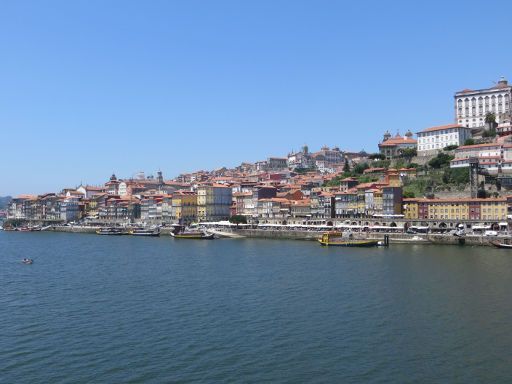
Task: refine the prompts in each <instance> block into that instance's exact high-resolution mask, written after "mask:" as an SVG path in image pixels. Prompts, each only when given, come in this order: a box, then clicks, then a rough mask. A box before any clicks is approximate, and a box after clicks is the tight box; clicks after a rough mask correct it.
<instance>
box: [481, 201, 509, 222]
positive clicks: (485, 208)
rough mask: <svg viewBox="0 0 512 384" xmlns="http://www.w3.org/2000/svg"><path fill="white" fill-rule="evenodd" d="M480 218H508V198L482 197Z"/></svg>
mask: <svg viewBox="0 0 512 384" xmlns="http://www.w3.org/2000/svg"><path fill="white" fill-rule="evenodd" d="M481 200H482V201H481V202H480V220H493V221H494V220H496V221H498V220H507V201H506V199H504V198H503V199H499V198H497V199H481Z"/></svg>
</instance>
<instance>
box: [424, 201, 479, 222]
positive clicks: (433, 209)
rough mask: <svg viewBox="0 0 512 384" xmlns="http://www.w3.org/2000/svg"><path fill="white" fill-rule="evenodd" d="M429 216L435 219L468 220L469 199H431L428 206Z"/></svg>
mask: <svg viewBox="0 0 512 384" xmlns="http://www.w3.org/2000/svg"><path fill="white" fill-rule="evenodd" d="M428 216H429V217H428V218H429V219H434V220H468V219H469V201H467V200H465V199H464V200H449V201H446V200H444V199H443V201H431V202H430V203H429V206H428Z"/></svg>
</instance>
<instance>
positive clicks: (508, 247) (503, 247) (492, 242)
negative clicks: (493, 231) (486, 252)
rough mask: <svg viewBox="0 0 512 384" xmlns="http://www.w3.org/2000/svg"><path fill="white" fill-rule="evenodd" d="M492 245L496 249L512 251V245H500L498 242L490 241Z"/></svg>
mask: <svg viewBox="0 0 512 384" xmlns="http://www.w3.org/2000/svg"><path fill="white" fill-rule="evenodd" d="M490 243H491V244H492V245H493V246H494V247H496V248H501V249H512V244H504V243H500V242H498V241H490Z"/></svg>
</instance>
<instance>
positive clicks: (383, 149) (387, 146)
mask: <svg viewBox="0 0 512 384" xmlns="http://www.w3.org/2000/svg"><path fill="white" fill-rule="evenodd" d="M412 136H413V135H412V132H411V131H407V133H406V134H405V136H400V134H399V133H397V134H396V136H395V137H391V134H390V133H389V131H386V133H384V139H383V140H382V142H380V143H379V152H380V153H381V154H383V155H384V156H386V159H394V158H396V157H398V156H400V154H401V151H402V150H403V149H406V148H416V145H417V142H416V140H415V139H413V138H412Z"/></svg>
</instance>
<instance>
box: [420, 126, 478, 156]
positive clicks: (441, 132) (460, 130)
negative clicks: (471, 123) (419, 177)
mask: <svg viewBox="0 0 512 384" xmlns="http://www.w3.org/2000/svg"><path fill="white" fill-rule="evenodd" d="M417 136H418V156H426V155H434V154H436V153H438V152H439V151H440V150H442V149H443V148H445V147H448V146H450V145H462V144H464V142H465V141H466V140H467V139H469V138H470V137H471V129H470V128H468V127H464V126H462V125H459V124H449V125H441V126H438V127H431V128H427V129H424V130H423V131H420V132H417Z"/></svg>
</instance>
